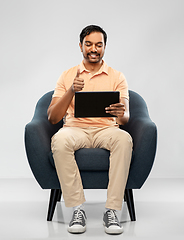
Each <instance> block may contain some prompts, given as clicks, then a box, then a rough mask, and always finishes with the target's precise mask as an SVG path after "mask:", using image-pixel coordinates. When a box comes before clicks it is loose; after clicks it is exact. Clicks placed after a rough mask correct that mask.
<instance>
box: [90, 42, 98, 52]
mask: <svg viewBox="0 0 184 240" xmlns="http://www.w3.org/2000/svg"><path fill="white" fill-rule="evenodd" d="M91 51H92V52H97V49H96V46H95V44H93V45H92V49H91Z"/></svg>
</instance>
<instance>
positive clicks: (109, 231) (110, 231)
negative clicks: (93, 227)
mask: <svg viewBox="0 0 184 240" xmlns="http://www.w3.org/2000/svg"><path fill="white" fill-rule="evenodd" d="M103 224H104V228H105V232H106V233H107V234H111V235H117V234H121V233H123V228H116V227H114V228H113V227H111V228H107V227H106V226H105V223H103Z"/></svg>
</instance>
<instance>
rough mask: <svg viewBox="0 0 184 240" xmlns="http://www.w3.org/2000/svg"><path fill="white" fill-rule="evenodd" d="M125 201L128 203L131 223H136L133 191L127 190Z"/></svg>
mask: <svg viewBox="0 0 184 240" xmlns="http://www.w3.org/2000/svg"><path fill="white" fill-rule="evenodd" d="M125 200H126V202H127V207H128V211H129V214H130V219H131V221H136V216H135V208H134V198H133V191H132V189H125Z"/></svg>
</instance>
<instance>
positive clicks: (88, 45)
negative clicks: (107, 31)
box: [79, 32, 105, 63]
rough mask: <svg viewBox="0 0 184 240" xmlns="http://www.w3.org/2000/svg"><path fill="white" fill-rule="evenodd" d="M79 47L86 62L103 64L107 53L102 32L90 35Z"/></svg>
mask: <svg viewBox="0 0 184 240" xmlns="http://www.w3.org/2000/svg"><path fill="white" fill-rule="evenodd" d="M79 46H80V48H81V52H82V53H83V56H84V60H86V61H87V62H89V63H99V62H101V60H102V58H103V56H104V52H105V43H104V36H103V34H102V33H101V32H92V33H90V34H89V35H87V36H86V37H85V38H84V40H83V42H82V44H81V43H80V44H79Z"/></svg>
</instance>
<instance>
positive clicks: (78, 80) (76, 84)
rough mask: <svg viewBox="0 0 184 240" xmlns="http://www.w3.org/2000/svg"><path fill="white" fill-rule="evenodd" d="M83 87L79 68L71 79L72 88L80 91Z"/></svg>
mask: <svg viewBox="0 0 184 240" xmlns="http://www.w3.org/2000/svg"><path fill="white" fill-rule="evenodd" d="M83 88H84V79H83V78H80V69H79V68H78V69H77V74H76V76H75V78H74V80H73V84H72V90H73V92H78V91H81V90H82V89H83Z"/></svg>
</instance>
